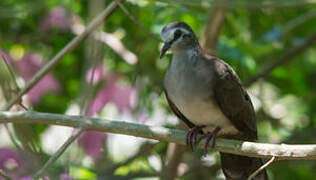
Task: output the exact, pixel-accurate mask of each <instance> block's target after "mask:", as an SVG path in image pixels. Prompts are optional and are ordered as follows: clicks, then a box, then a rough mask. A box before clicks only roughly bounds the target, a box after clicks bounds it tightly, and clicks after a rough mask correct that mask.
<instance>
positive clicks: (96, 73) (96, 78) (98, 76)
mask: <svg viewBox="0 0 316 180" xmlns="http://www.w3.org/2000/svg"><path fill="white" fill-rule="evenodd" d="M92 75H93V77H92ZM92 78H93V79H92ZM91 79H92V84H93V85H96V84H97V83H99V82H100V81H101V80H102V79H104V70H103V65H102V64H100V65H99V66H97V67H96V68H95V69H93V68H91V69H89V70H88V72H87V76H86V81H87V82H88V83H90V81H91Z"/></svg>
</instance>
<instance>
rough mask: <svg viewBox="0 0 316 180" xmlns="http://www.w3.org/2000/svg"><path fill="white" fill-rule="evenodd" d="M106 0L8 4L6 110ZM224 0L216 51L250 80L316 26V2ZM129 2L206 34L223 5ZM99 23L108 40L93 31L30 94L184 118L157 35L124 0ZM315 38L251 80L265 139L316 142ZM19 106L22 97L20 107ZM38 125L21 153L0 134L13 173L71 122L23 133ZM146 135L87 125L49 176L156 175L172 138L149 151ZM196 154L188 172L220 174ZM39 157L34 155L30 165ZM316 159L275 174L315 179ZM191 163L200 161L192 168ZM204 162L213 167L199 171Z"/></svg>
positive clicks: (68, 105) (2, 14)
mask: <svg viewBox="0 0 316 180" xmlns="http://www.w3.org/2000/svg"><path fill="white" fill-rule="evenodd" d="M101 1H102V0H90V1H83V0H81V1H62V0H57V1H56V0H46V1H40V0H35V1H27V0H18V1H12V0H2V1H1V2H0V21H1V26H0V53H1V55H2V56H3V57H2V58H0V60H1V62H0V85H1V89H0V98H1V100H0V107H1V108H2V109H3V107H4V105H5V102H8V100H9V99H10V98H12V97H13V96H14V95H15V93H16V92H17V91H18V89H19V88H21V87H23V85H24V84H25V83H26V82H27V81H29V80H30V78H31V77H32V76H33V75H34V74H35V73H36V72H37V71H38V70H39V69H40V68H41V67H42V66H43V65H44V64H45V63H47V61H48V60H49V59H50V58H51V57H53V56H54V55H55V54H57V53H58V52H59V51H60V50H61V49H62V48H63V47H64V46H65V45H66V44H67V43H68V42H69V41H71V39H72V38H74V37H75V36H76V34H78V30H80V27H82V24H88V23H89V22H90V21H91V15H90V13H91V11H93V8H92V9H90V5H91V4H92V3H100V2H101ZM210 2H213V1H210ZM225 2H227V4H221V6H224V7H225V6H226V7H229V9H228V11H227V13H226V18H225V22H224V25H223V26H222V28H221V33H220V36H219V38H218V42H217V49H216V55H217V56H218V57H220V58H222V59H224V60H225V61H227V62H228V63H229V64H230V65H232V66H233V67H234V69H235V70H236V71H237V73H238V74H239V76H240V77H241V79H242V81H244V82H245V81H247V80H248V79H250V77H252V76H253V75H255V74H256V73H257V72H259V71H260V70H262V69H264V68H265V67H267V66H269V65H270V64H271V63H273V62H275V61H277V60H279V59H280V58H282V57H283V56H284V54H285V53H286V52H288V51H290V50H291V49H293V48H295V47H296V46H298V45H300V44H302V43H303V42H304V41H305V40H306V39H307V38H308V37H310V36H311V35H312V34H313V33H314V34H315V33H316V29H315V23H313V22H315V20H316V13H315V5H312V4H308V3H304V4H300V3H299V1H295V2H294V1H293V2H292V4H291V3H289V6H287V5H284V1H282V3H280V4H279V5H277V4H275V5H273V4H272V5H271V6H264V5H262V6H261V7H260V6H259V7H258V6H255V5H254V4H253V3H250V0H247V1H242V2H243V3H241V4H238V5H236V7H234V6H230V5H229V1H225ZM259 2H260V3H261V4H264V3H265V2H267V3H268V2H270V1H259ZM106 3H107V4H109V2H108V1H106ZM247 3H249V6H247ZM100 4H102V3H100ZM293 4H294V6H293ZM297 4H299V5H297ZM100 6H101V5H100ZM124 6H125V7H126V8H127V9H128V11H129V12H130V13H131V14H132V15H133V16H134V17H135V18H136V19H137V20H138V21H139V23H140V24H141V25H142V26H144V28H145V29H146V30H148V31H149V32H150V33H151V34H152V35H153V36H154V37H158V36H159V32H160V30H161V29H162V27H163V26H164V25H165V24H167V23H169V22H171V21H185V22H186V23H188V24H190V26H191V27H192V28H193V29H194V31H195V32H196V34H197V35H198V36H199V37H200V39H202V38H203V31H204V29H205V27H206V26H207V23H208V21H210V14H211V13H212V12H213V11H214V9H216V7H215V6H216V3H215V4H214V3H208V1H192V3H184V2H182V1H177V3H172V1H158V2H154V1H150V0H139V1H135V0H130V1H127V2H126V3H124ZM88 7H89V8H88ZM102 29H103V30H104V32H106V33H103V34H102V33H101V35H102V36H100V37H101V38H96V37H97V36H90V37H89V39H88V40H87V41H86V42H84V43H83V44H82V45H80V46H79V47H78V48H76V49H75V50H74V51H73V52H72V53H70V54H68V55H67V56H66V57H64V58H63V60H62V62H61V63H60V64H58V66H57V67H55V68H54V69H53V70H52V72H51V73H49V74H48V75H47V76H45V77H44V79H42V80H41V81H40V82H39V83H38V84H37V85H36V86H35V87H34V88H33V89H32V90H31V91H30V92H28V94H27V96H25V98H23V101H22V104H23V105H24V106H26V107H27V108H28V109H30V110H35V111H41V112H52V113H62V114H82V115H89V116H99V117H105V118H107V119H120V120H124V121H137V122H139V123H148V124H154V125H164V126H174V127H175V125H176V122H177V121H176V120H175V116H174V115H173V114H172V113H171V112H170V110H169V108H168V105H167V103H166V100H165V97H164V95H163V93H162V89H163V87H162V80H163V75H164V72H165V71H166V68H167V67H168V64H169V59H170V57H171V56H170V55H167V58H164V59H162V60H159V48H160V47H161V43H160V41H159V40H157V39H156V38H152V37H149V36H148V34H146V33H144V32H143V31H142V30H141V29H140V28H139V27H138V26H137V25H136V24H135V23H134V22H133V21H132V20H131V19H130V18H129V17H128V16H127V15H126V14H125V13H124V12H123V11H122V10H120V9H117V10H116V11H114V13H113V14H112V15H111V17H110V18H109V19H108V20H107V21H106V23H105V25H104V26H103V28H102ZM315 48H316V47H315V45H312V46H311V47H309V48H307V49H305V50H304V51H303V52H302V53H300V54H297V55H296V56H295V57H293V59H292V60H291V62H289V63H288V64H285V65H283V66H280V67H277V68H276V69H275V70H273V71H272V72H271V73H270V74H269V75H268V77H267V78H265V79H263V80H259V81H256V82H255V83H253V84H252V85H251V86H250V87H249V89H248V90H249V92H250V94H251V98H252V100H253V102H254V105H255V108H256V111H257V117H258V118H257V119H258V130H259V137H260V141H262V142H270V143H282V142H284V143H285V142H287V143H297V144H302V143H315V140H314V136H315V125H316V111H314V109H315V108H316V96H315V90H316V85H315V82H314V80H315V77H316V73H315V67H316V60H315V58H314V57H315V56H316V49H315ZM89 49H90V50H89ZM135 58H136V59H135ZM131 59H132V60H131ZM3 60H6V61H7V63H8V64H9V66H7V65H6V64H5V63H3ZM9 69H11V70H12V71H13V74H12V73H10V71H9ZM15 83H16V84H17V86H18V87H19V88H18V87H16V85H15ZM17 108H21V107H20V106H18V105H17V107H15V109H17ZM26 128H27V127H25V128H23V127H22V129H21V127H20V128H15V138H16V139H18V140H19V142H20V144H23V145H24V144H25V142H23V141H26V142H28V143H30V142H29V141H28V140H24V139H25V138H21V135H19V133H20V134H21V133H22V132H23V131H24V130H25V129H26ZM23 129H24V130H23ZM10 130H11V129H10ZM18 130H19V131H18ZM30 131H31V132H32V135H31V136H32V138H33V140H32V143H34V144H35V145H34V146H35V147H33V146H32V148H31V149H29V150H24V151H23V150H21V149H18V148H17V147H15V146H14V145H13V144H12V142H11V141H10V140H9V139H8V137H7V135H6V133H5V129H4V127H2V126H1V127H0V136H1V139H6V140H4V141H1V142H0V168H1V169H3V170H5V172H6V173H7V174H8V175H10V176H12V177H13V178H22V179H23V178H24V179H26V178H29V177H30V175H32V174H33V173H34V172H36V171H37V170H38V169H39V168H40V167H41V166H43V164H44V163H45V162H46V161H47V160H48V158H49V157H51V156H52V154H53V153H54V152H55V151H56V150H57V148H58V147H59V146H60V145H61V144H62V143H63V142H64V141H65V140H66V138H67V137H68V136H69V135H70V134H71V133H72V131H73V130H71V129H68V128H60V127H49V126H43V125H36V124H34V125H32V127H31V128H29V129H28V131H26V133H27V132H30ZM28 135H29V136H30V134H28ZM22 137H26V136H25V134H24V135H23V133H22ZM28 143H26V144H28ZM28 145H29V144H28ZM144 145H146V141H145V140H143V139H137V138H134V137H126V136H119V135H111V134H104V133H97V132H86V133H83V134H82V135H81V136H80V137H79V139H78V142H77V143H74V144H73V145H72V146H71V147H70V148H69V149H68V150H67V151H66V153H64V154H63V155H62V156H61V158H60V159H59V160H58V161H57V162H56V163H55V164H53V166H51V167H50V168H49V169H48V171H47V174H46V175H47V176H48V177H51V178H52V179H56V178H61V179H77V178H80V179H93V178H101V179H102V178H112V179H114V178H117V179H127V178H137V177H153V178H154V177H157V176H158V175H159V172H161V171H162V170H163V168H164V167H165V162H166V161H167V148H168V145H167V144H166V143H158V144H157V145H155V146H153V148H152V149H150V151H149V152H146V153H139V149H142V148H141V147H142V146H144ZM24 148H26V147H25V146H23V149H24ZM26 149H27V148H26ZM137 153H139V154H138V156H135V157H134V154H137ZM5 154H9V155H8V156H5ZM199 154H200V153H199V152H196V153H190V152H189V150H187V152H186V153H185V155H184V157H183V164H181V165H180V166H179V172H180V179H195V178H197V177H199V178H203V179H210V178H211V179H214V178H215V177H216V178H218V179H222V178H223V176H222V175H221V170H220V169H219V168H217V167H218V164H219V161H218V155H217V153H213V152H212V153H209V155H208V156H207V157H206V158H202V160H200V161H198V162H196V161H194V160H195V159H196V157H197V156H199ZM24 155H26V156H25V158H23V157H24ZM131 157H134V158H132V159H129V158H131ZM31 162H36V163H38V164H37V165H35V164H34V166H32V167H29V166H28V164H33V163H31ZM201 162H202V163H201ZM315 166H316V164H315V162H312V161H304V162H301V161H297V162H293V161H286V162H276V163H274V164H273V165H272V166H270V167H269V168H268V172H269V175H270V177H271V179H312V177H315V176H316V172H315V171H314V170H313V167H315ZM205 167H207V168H205ZM212 167H213V168H212ZM195 168H200V170H199V171H194V169H195ZM208 168H210V169H212V172H213V173H212V174H209V173H205V172H202V171H203V170H205V171H207V169H208ZM206 175H208V176H206ZM201 176H202V177H201ZM210 176H211V177H210ZM0 179H1V177H0Z"/></svg>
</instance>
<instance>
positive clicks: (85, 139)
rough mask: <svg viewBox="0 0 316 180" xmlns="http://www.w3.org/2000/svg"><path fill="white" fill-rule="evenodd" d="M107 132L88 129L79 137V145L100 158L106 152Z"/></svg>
mask: <svg viewBox="0 0 316 180" xmlns="http://www.w3.org/2000/svg"><path fill="white" fill-rule="evenodd" d="M105 138H106V133H103V132H98V131H86V132H84V133H82V134H81V135H80V136H79V138H78V143H79V145H80V146H81V147H82V148H83V150H84V152H85V153H86V154H87V155H89V156H91V157H92V158H93V159H98V158H100V157H101V156H102V155H103V154H104V153H103V151H104V141H105Z"/></svg>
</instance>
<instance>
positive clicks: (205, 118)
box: [164, 51, 238, 135]
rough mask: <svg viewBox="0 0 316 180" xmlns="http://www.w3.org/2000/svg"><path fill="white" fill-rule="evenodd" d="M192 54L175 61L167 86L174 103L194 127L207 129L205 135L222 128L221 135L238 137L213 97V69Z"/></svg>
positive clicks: (188, 52)
mask: <svg viewBox="0 0 316 180" xmlns="http://www.w3.org/2000/svg"><path fill="white" fill-rule="evenodd" d="M192 53H193V52H190V51H186V52H182V53H180V54H182V55H179V54H178V55H177V56H175V55H174V56H173V57H177V58H173V60H172V62H171V66H170V67H169V69H168V71H167V73H166V76H165V82H164V83H165V88H166V91H167V93H168V96H169V98H170V100H171V101H172V102H173V103H174V104H175V105H176V107H177V108H178V109H179V111H180V112H181V113H182V114H183V115H184V116H185V117H186V118H187V119H189V121H191V122H192V123H193V124H195V125H206V126H207V127H206V128H204V129H203V131H204V132H211V131H213V129H214V128H215V127H217V126H218V127H220V128H221V131H220V132H219V135H224V134H225V135H227V134H237V132H238V131H237V129H236V128H234V126H233V125H232V123H231V122H230V120H229V119H227V117H226V116H225V115H224V114H223V112H222V111H221V109H220V108H219V106H218V105H217V103H216V101H215V99H214V97H213V91H212V88H213V87H212V86H213V85H212V83H210V82H212V78H213V74H214V73H213V72H212V71H211V69H210V68H211V65H210V64H209V63H208V62H207V61H205V60H197V58H194V54H192Z"/></svg>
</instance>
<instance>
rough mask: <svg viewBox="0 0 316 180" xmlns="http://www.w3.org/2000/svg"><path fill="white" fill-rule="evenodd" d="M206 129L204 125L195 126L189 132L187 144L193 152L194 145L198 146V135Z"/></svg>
mask: <svg viewBox="0 0 316 180" xmlns="http://www.w3.org/2000/svg"><path fill="white" fill-rule="evenodd" d="M204 127H205V126H204V125H202V126H194V127H193V128H191V129H190V130H189V131H188V132H187V135H186V143H187V145H188V146H190V147H191V149H192V151H193V144H194V145H195V144H196V140H197V134H199V133H200V132H201V130H202V129H203V128H204Z"/></svg>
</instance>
